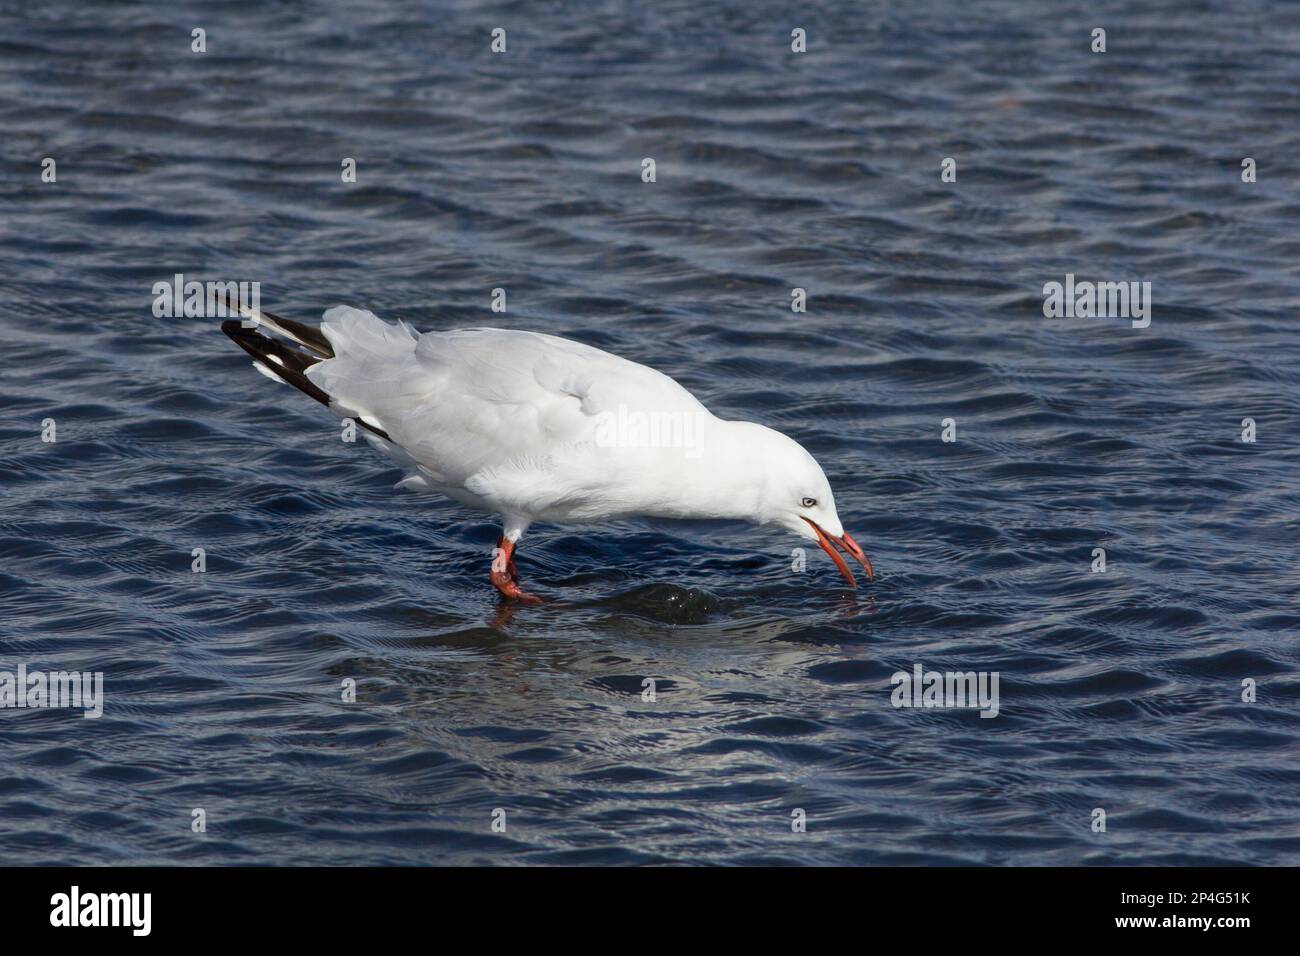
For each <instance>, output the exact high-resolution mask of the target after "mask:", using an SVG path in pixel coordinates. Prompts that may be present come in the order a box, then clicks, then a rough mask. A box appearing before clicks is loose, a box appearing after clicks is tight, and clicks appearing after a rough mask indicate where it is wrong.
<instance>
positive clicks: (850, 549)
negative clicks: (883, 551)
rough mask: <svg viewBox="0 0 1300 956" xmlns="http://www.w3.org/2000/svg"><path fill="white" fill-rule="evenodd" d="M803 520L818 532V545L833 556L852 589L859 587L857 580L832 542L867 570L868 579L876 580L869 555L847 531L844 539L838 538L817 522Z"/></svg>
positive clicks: (832, 558)
mask: <svg viewBox="0 0 1300 956" xmlns="http://www.w3.org/2000/svg"><path fill="white" fill-rule="evenodd" d="M803 520H804V521H808V524H810V525H812V529H813V530H814V531H816V532H817V543H818V544H820V545H821V546H822V550H823V551H825V552H826V553H827V554H829V555H830V556H831V560H832V561H834V562H835V566H836V567H837V568H839V569H840V574H842V575H844V580H846V581H848V582H849V586H850V587H857V586H858V582H857V579H856V578H855V577H853V572H852V571H850V570H849V566H848V564H847V563H846V562H845V560H844V559H843V558H842V557H840V553H839V552H838V551H836V550H835V548H834V547H832V546H831V542H834V543H835V544H838V545H839V546H840V547H841V548H843V549H844V553H845V554H847V555H848V556H849V557H851V558H853V559H854V560H855V561H857V562H858V564H860V565H862V566H863V567H864V568H866V570H867V577H868V578H874V577H875V576H876V574H875V572H874V571H872V570H871V559H870V558H868V557H867V553H866V552H865V551H863V550H862V548H861V547H859V546H858V543H857V542H856V541H854V540H853V537H852V536H851V535H850V534H849V533H848V532H847V531H846V532H844V537H842V538H837V537H835V535H833V534H830V533H828V532H827V531H826V530H825V529H824V528H822V526H821V525H819V524H818V523H817V522H816V521H809V520H808V519H807V518H804V519H803Z"/></svg>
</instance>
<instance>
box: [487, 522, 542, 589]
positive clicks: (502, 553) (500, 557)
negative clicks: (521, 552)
mask: <svg viewBox="0 0 1300 956" xmlns="http://www.w3.org/2000/svg"><path fill="white" fill-rule="evenodd" d="M492 586H493V587H495V588H496V589H497V590H498V591H500V592H501V595H502V597H505V598H509V599H510V600H514V601H523V602H524V603H525V604H541V603H542V599H541V598H539V597H538V596H537V595H535V594H529V593H528V592H527V591H525V590H524V589H523V588H521V587H520V586H519V571H518V570H517V569H516V568H515V543H514V542H513V541H509V540H507V539H506V537H505V535H502V536H501V540H500V541H498V542H497V553H496V557H494V558H493V559H492Z"/></svg>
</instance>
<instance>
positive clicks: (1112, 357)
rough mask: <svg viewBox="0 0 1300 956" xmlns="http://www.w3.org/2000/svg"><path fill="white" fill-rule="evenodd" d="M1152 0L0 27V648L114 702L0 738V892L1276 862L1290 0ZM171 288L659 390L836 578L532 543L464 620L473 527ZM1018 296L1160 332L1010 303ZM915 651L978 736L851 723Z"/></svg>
mask: <svg viewBox="0 0 1300 956" xmlns="http://www.w3.org/2000/svg"><path fill="white" fill-rule="evenodd" d="M1144 6H1146V7H1147V8H1148V9H1146V10H1145V11H1143V12H1136V11H1133V10H1132V9H1131V5H1130V4H1128V3H1122V4H1121V3H1110V4H1101V5H1098V4H1063V5H1059V6H1058V7H1057V8H1056V11H1057V12H1056V13H1054V14H1052V15H1050V16H1049V15H1047V14H1045V13H1044V11H1043V10H1042V8H1041V7H1040V5H1037V4H1027V3H1026V4H1021V3H990V4H979V5H971V4H958V3H952V2H930V3H920V4H907V5H905V6H904V7H896V6H893V5H877V4H864V5H859V4H847V3H846V4H830V3H825V4H810V5H803V6H801V7H800V10H799V12H798V14H797V15H795V14H792V13H790V12H789V7H788V5H783V4H775V3H770V2H767V0H761V2H757V3H748V4H745V5H743V6H739V5H738V6H737V8H736V9H734V10H730V11H728V10H726V9H718V8H714V7H713V5H709V4H685V3H677V2H672V3H656V4H652V5H651V4H646V5H635V6H634V5H628V8H627V9H624V5H622V4H615V3H550V4H545V5H535V4H524V3H506V4H496V5H488V6H484V7H479V6H478V5H470V4H457V5H450V6H446V7H443V6H441V5H412V6H411V7H410V8H409V9H408V10H407V11H406V12H401V13H398V12H395V11H394V9H393V7H392V5H389V4H378V3H358V2H350V3H347V4H342V3H340V4H337V5H296V4H294V5H281V4H264V3H251V2H250V3H233V4H225V5H222V9H221V10H220V11H219V12H209V11H202V10H201V9H200V8H199V7H186V6H184V5H181V6H176V7H172V6H171V5H167V6H166V7H162V6H161V5H159V6H158V7H157V8H155V5H147V4H120V5H119V4H113V5H104V6H98V5H87V4H76V5H63V4H53V5H49V4H41V5H38V6H36V7H33V6H31V5H17V4H5V5H3V7H0V11H2V12H0V127H2V128H3V130H4V135H3V138H0V164H2V166H3V171H4V175H3V177H2V178H0V252H2V255H3V263H4V268H3V270H2V271H0V285H2V287H3V292H4V296H3V305H2V306H0V338H2V340H3V343H4V363H3V371H0V669H15V668H17V667H18V665H19V664H25V665H26V666H27V667H28V668H29V669H46V670H62V669H78V670H88V671H102V672H103V673H104V675H105V694H106V702H105V707H104V715H103V717H101V718H100V719H98V720H86V719H83V718H82V717H81V716H80V715H79V714H78V713H76V712H69V711H66V710H63V711H60V710H45V711H18V710H0V753H3V755H4V766H3V770H0V863H20V862H32V861H43V862H55V863H168V862H181V863H458V864H465V863H664V862H710V863H719V862H721V863H812V864H829V863H851V864H856V863H871V864H895V863H908V864H913V863H926V864H934V863H1023V864H1049V863H1079V862H1083V863H1097V864H1122V865H1131V864H1151V863H1157V864H1159V863H1237V862H1242V863H1271V864H1276V863H1291V864H1296V863H1300V824H1298V822H1297V821H1298V819H1300V797H1298V796H1297V791H1298V790H1300V748H1297V736H1296V733H1297V729H1298V728H1300V708H1298V707H1297V690H1300V681H1297V665H1298V664H1300V652H1298V651H1297V634H1298V633H1300V572H1297V570H1296V568H1297V557H1298V554H1297V552H1298V551H1300V549H1298V548H1297V544H1296V542H1297V538H1298V534H1297V532H1298V530H1300V528H1298V523H1297V510H1298V508H1300V479H1297V465H1300V442H1297V434H1300V432H1298V431H1297V413H1298V411H1300V407H1298V406H1300V365H1298V364H1297V362H1298V360H1300V338H1298V336H1297V322H1296V315H1295V309H1296V302H1297V296H1298V295H1300V274H1298V269H1297V262H1300V240H1297V237H1296V223H1297V216H1298V215H1300V190H1297V178H1296V174H1295V169H1294V159H1295V157H1296V156H1297V155H1300V134H1298V133H1297V124H1296V121H1295V120H1296V117H1297V115H1300V92H1298V91H1300V84H1298V83H1297V79H1300V68H1298V67H1297V65H1296V60H1295V50H1296V49H1297V44H1298V43H1300V11H1297V10H1296V9H1295V8H1290V7H1282V8H1279V9H1271V8H1270V7H1269V6H1267V5H1262V4H1260V5H1254V4H1245V5H1242V4H1238V3H1231V4H1230V3H1201V4H1196V3H1185V2H1179V3H1172V2H1171V3H1158V4H1147V5H1144ZM1098 25H1104V26H1105V27H1106V28H1107V30H1108V52H1107V53H1106V54H1104V55H1098V54H1092V53H1090V52H1089V49H1088V47H1089V42H1090V40H1089V34H1090V31H1091V29H1092V28H1093V27H1094V26H1098ZM196 26H199V27H203V28H205V29H206V31H207V44H208V52H207V53H206V54H202V55H199V54H194V53H192V52H191V51H190V31H191V30H192V29H193V28H194V27H196ZM493 26H503V27H505V28H506V29H507V36H508V40H507V53H506V54H505V55H501V56H494V55H492V54H491V53H489V51H488V42H489V38H488V32H489V31H490V29H491V28H492V27H493ZM795 26H801V27H803V28H805V29H806V30H807V31H808V36H809V52H808V53H807V54H806V55H803V56H796V55H792V54H791V53H790V48H789V37H790V30H791V29H792V28H793V27H795ZM46 156H49V157H53V158H55V159H56V161H57V164H58V165H57V176H58V179H57V183H54V184H43V183H41V182H40V178H39V177H40V160H41V159H42V158H43V157H46ZM946 156H952V157H955V158H956V159H957V162H958V178H957V182H955V183H942V182H940V177H939V164H940V160H941V159H942V158H943V157H946ZM1244 156H1250V157H1253V158H1254V159H1255V160H1256V161H1257V164H1258V181H1257V182H1256V183H1253V184H1245V183H1242V182H1241V179H1240V162H1241V159H1242V157H1244ZM344 157H353V158H355V159H356V160H357V168H358V181H357V183H355V184H344V183H342V182H341V181H340V162H341V160H342V159H343V158H344ZM643 157H653V158H655V159H656V162H657V182H655V183H653V184H646V183H643V182H641V179H640V164H641V160H642V158H643ZM176 272H183V273H185V274H186V275H187V276H188V277H191V278H199V279H214V280H218V279H220V280H224V279H233V280H247V281H259V282H261V284H262V288H261V291H262V302H263V304H264V306H265V307H266V308H268V309H270V310H271V311H274V312H278V313H281V314H284V315H286V316H289V317H292V318H297V319H299V320H310V319H315V318H316V317H318V316H319V314H320V312H321V311H322V310H323V309H325V308H327V307H329V306H331V305H334V304H338V303H348V304H353V305H357V306H360V307H365V308H370V309H373V310H374V311H376V312H377V313H379V314H380V315H382V316H384V317H386V318H395V317H398V316H400V317H403V318H406V319H408V320H410V321H412V322H413V323H414V324H415V325H416V326H417V327H419V328H422V329H441V328H453V327H456V326H461V325H483V324H502V325H510V326H514V327H524V328H532V329H537V330H541V331H547V332H552V333H557V334H561V335H568V336H571V337H574V338H577V339H580V340H582V341H585V342H588V343H591V344H594V345H598V346H600V347H603V348H608V349H611V350H613V351H616V352H618V353H619V354H622V355H625V356H627V357H629V358H632V359H635V360H637V361H641V362H645V363H648V364H651V365H654V366H655V367H657V368H660V369H662V370H664V371H666V372H668V373H669V374H672V375H674V376H675V377H677V378H678V379H679V380H680V381H681V382H682V383H683V384H685V385H686V386H687V387H689V388H691V389H693V390H694V391H695V392H696V394H698V395H699V396H700V397H701V399H702V400H704V401H705V403H706V404H708V405H709V406H710V407H711V408H712V409H713V410H715V411H716V412H718V413H719V414H721V415H723V416H724V417H745V418H752V419H754V420H758V421H762V422H764V423H765V424H769V425H772V426H774V427H777V428H780V429H782V430H784V431H786V432H788V433H789V434H791V435H792V436H794V437H795V438H797V439H799V440H800V441H802V442H804V443H805V444H806V445H807V447H808V448H809V449H810V450H811V451H812V452H813V453H814V454H815V455H816V456H817V457H818V458H819V460H820V461H821V462H822V464H823V466H824V467H825V469H826V471H827V473H828V475H829V477H830V479H831V482H832V484H833V486H834V487H835V489H836V495H837V500H838V504H839V511H840V514H841V516H842V517H843V518H844V521H845V524H846V526H847V527H848V528H849V529H850V530H851V531H852V532H853V533H854V534H855V535H856V537H857V538H858V540H859V541H860V542H862V543H863V545H864V546H865V547H866V549H867V551H868V553H869V554H870V555H871V557H872V559H873V561H874V563H875V566H876V569H877V572H878V573H877V577H876V580H875V581H874V582H871V583H869V584H864V585H863V586H862V587H861V588H860V589H859V590H858V591H857V593H856V595H854V594H851V593H849V592H848V591H846V589H845V588H844V586H843V584H842V582H841V580H840V578H839V576H838V574H837V573H836V572H835V569H834V567H833V566H832V565H831V563H830V562H829V560H828V559H826V558H825V556H824V555H822V554H821V553H820V552H818V551H816V550H815V549H814V550H813V551H812V552H811V553H810V556H809V567H808V570H807V571H806V572H804V573H797V572H793V571H792V570H791V549H792V548H794V547H797V546H799V544H800V543H799V542H798V541H795V540H793V539H791V538H789V537H788V536H785V535H783V534H781V533H779V532H775V531H765V530H757V529H749V528H744V527H739V526H732V525H717V526H712V527H710V526H703V525H699V526H696V525H673V524H669V523H663V524H652V523H648V522H639V521H638V522H623V523H619V524H616V525H611V526H609V527H603V528H599V529H586V528H558V527H547V526H537V527H535V528H534V529H533V531H532V532H531V533H530V535H529V536H528V538H527V539H526V541H525V544H524V547H523V549H522V550H521V552H520V569H521V573H522V574H523V575H524V577H525V581H526V582H529V583H531V584H533V585H535V586H536V587H537V588H538V589H539V590H542V591H545V592H547V593H554V594H563V595H564V596H565V597H566V599H567V600H568V602H569V605H570V606H566V607H563V608H554V607H551V608H545V607H544V608H524V609H522V610H519V611H518V612H517V613H514V614H511V613H509V612H504V613H503V612H502V610H501V609H500V608H499V607H498V605H497V602H496V600H495V598H494V595H493V592H492V591H491V590H490V588H489V587H488V585H487V570H488V561H489V555H490V549H491V547H492V545H493V543H494V542H495V538H496V534H497V531H496V529H495V526H494V525H493V524H492V523H491V522H490V521H488V520H486V519H484V518H483V517H482V516H477V515H473V514H470V513H467V512H466V511H464V510H463V509H461V508H460V507H458V506H455V505H453V504H451V503H449V502H446V501H442V500H438V499H430V498H422V497H418V496H412V495H406V494H402V493H398V492H394V491H392V490H391V486H392V484H393V482H394V481H396V480H397V478H398V477H399V473H398V472H397V470H396V469H394V468H393V467H391V466H390V465H389V464H388V463H387V462H386V461H385V460H383V459H382V458H381V457H380V456H379V455H378V454H377V453H375V452H374V451H373V450H371V449H370V448H368V447H367V446H366V445H365V444H364V443H361V442H358V443H356V444H355V445H349V444H345V443H343V442H341V441H340V440H339V431H338V427H337V424H336V423H335V421H334V419H333V418H332V417H331V416H330V415H328V413H326V412H324V411H323V410H321V409H320V408H319V407H318V406H315V405H314V404H313V403H311V402H309V401H308V400H306V399H305V398H302V397H301V396H298V395H296V394H294V393H292V392H290V391H289V390H287V389H280V388H276V386H274V385H272V384H271V383H269V382H267V381H266V380H265V379H263V378H261V377H260V376H258V375H256V374H255V373H254V372H253V370H252V369H251V368H250V367H249V364H248V362H247V360H246V358H245V356H244V355H243V354H242V353H241V352H239V351H238V350H237V349H235V348H234V347H233V346H232V344H231V343H230V342H229V341H228V340H227V339H226V338H225V337H224V336H223V335H222V334H221V333H220V331H219V330H218V328H217V323H216V322H214V321H206V320H201V319H176V320H166V319H158V318H155V317H154V316H153V315H152V314H151V305H152V301H153V294H152V291H151V290H152V286H153V284H154V283H155V282H158V281H161V280H167V279H169V278H170V277H171V276H172V275H173V274H174V273H176ZM1066 273H1075V274H1078V275H1079V276H1080V277H1081V278H1083V277H1085V276H1086V277H1090V278H1094V279H1103V280H1116V281H1119V280H1125V281H1127V280H1147V281H1150V282H1151V283H1152V287H1153V300H1154V305H1153V311H1152V322H1151V325H1150V327H1149V328H1146V329H1135V328H1133V327H1132V326H1131V325H1130V323H1129V322H1128V321H1126V320H1122V319H1046V318H1044V317H1043V312H1042V304H1043V297H1042V288H1043V284H1044V283H1045V282H1049V281H1061V280H1063V279H1064V276H1065V274H1066ZM497 287H501V288H505V289H506V290H507V295H508V313H507V314H506V316H500V315H494V314H493V313H492V312H491V311H490V309H489V303H490V295H491V290H492V289H493V288H497ZM794 287H801V288H805V289H806V290H807V291H808V311H807V313H806V314H795V313H792V312H791V309H790V302H791V292H790V290H791V289H792V288H794ZM47 418H52V419H54V421H55V423H56V427H57V441H56V442H54V443H47V442H43V441H42V440H41V423H42V421H43V420H45V419H47ZM945 418H953V419H954V420H955V421H956V427H957V440H956V441H955V442H952V443H945V442H943V441H941V440H940V422H941V420H943V419H945ZM1243 418H1253V419H1254V421H1255V422H1256V427H1257V430H1258V431H1257V441H1256V442H1255V443H1253V444H1252V443H1245V442H1243V441H1242V440H1241V430H1242V424H1241V423H1242V419H1243ZM194 548H203V549H204V550H205V552H206V561H207V570H206V572H204V573H201V574H200V573H194V572H192V571H191V561H192V557H191V554H192V549H194ZM1095 548H1104V549H1105V550H1106V554H1107V561H1108V567H1107V570H1106V571H1105V573H1093V572H1092V570H1091V565H1092V561H1093V550H1094V549H1095ZM917 663H920V664H922V665H923V666H924V667H925V668H926V669H936V670H961V671H967V670H981V671H997V672H998V673H999V674H1000V712H999V715H998V716H997V717H996V718H994V719H981V718H980V717H979V716H978V714H977V713H976V712H974V711H971V710H948V709H923V710H908V709H895V708H894V707H892V706H891V702H890V698H891V693H890V692H891V686H890V675H891V674H893V673H894V672H895V671H898V670H904V671H911V669H912V667H913V666H914V665H915V664H917ZM647 677H649V678H653V679H654V680H655V681H656V699H655V700H654V701H646V700H643V698H642V688H643V681H644V680H645V678H647ZM347 678H352V679H354V680H355V681H356V682H357V693H358V700H357V702H356V703H352V704H348V703H344V702H342V701H341V699H340V687H341V683H342V682H343V681H344V680H345V679H347ZM1246 678H1251V679H1253V680H1254V681H1256V682H1257V686H1258V699H1257V701H1256V702H1254V703H1244V702H1242V701H1241V693H1242V681H1243V680H1244V679H1246ZM194 808H202V809H204V810H205V811H206V813H207V832H206V833H204V834H195V833H193V832H191V819H192V811H193V809H194ZM498 808H499V809H502V810H504V811H505V814H506V821H507V826H506V831H505V832H504V833H499V832H493V829H492V821H493V811H494V810H496V809H498ZM795 808H801V809H803V810H804V811H805V812H806V815H807V832H806V833H793V832H792V830H791V813H792V811H793V810H794V809H795ZM1094 808H1102V809H1104V810H1105V811H1106V814H1107V831H1106V832H1105V833H1094V832H1092V830H1091V828H1090V823H1091V822H1092V818H1093V810H1094Z"/></svg>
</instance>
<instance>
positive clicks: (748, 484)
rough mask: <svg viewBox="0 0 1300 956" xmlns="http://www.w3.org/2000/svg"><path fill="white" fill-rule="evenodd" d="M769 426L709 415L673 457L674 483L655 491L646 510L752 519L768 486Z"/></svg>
mask: <svg viewBox="0 0 1300 956" xmlns="http://www.w3.org/2000/svg"><path fill="white" fill-rule="evenodd" d="M768 431H769V430H768V429H766V428H764V427H763V426H762V425H756V424H754V423H753V422H740V421H724V420H723V419H720V418H714V417H713V416H711V415H710V416H708V418H707V419H706V420H704V421H703V422H702V423H701V424H700V427H699V429H698V434H697V435H696V436H694V437H693V439H692V440H691V441H688V442H686V443H684V447H683V448H681V449H680V450H678V451H677V452H676V453H675V454H674V455H672V457H671V459H670V460H671V471H672V481H671V485H670V487H667V488H664V487H663V486H662V483H661V485H660V490H658V491H656V492H653V493H652V495H651V497H652V498H653V500H652V501H650V502H648V503H647V506H645V508H644V510H643V512H642V513H644V514H649V515H654V516H657V517H663V518H723V519H739V520H752V519H754V517H755V516H756V515H757V514H758V513H759V512H760V511H761V507H760V506H761V504H762V498H763V494H764V492H765V488H766V481H765V480H764V479H765V467H764V454H763V446H764V444H765V442H766V440H767V439H766V434H767V433H768Z"/></svg>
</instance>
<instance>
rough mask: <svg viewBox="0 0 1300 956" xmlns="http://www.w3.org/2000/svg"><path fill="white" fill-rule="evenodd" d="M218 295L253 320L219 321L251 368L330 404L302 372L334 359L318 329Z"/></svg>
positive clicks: (383, 433)
mask: <svg viewBox="0 0 1300 956" xmlns="http://www.w3.org/2000/svg"><path fill="white" fill-rule="evenodd" d="M219 298H221V299H222V300H223V301H224V302H225V305H226V308H227V310H228V311H231V312H236V313H238V314H239V315H242V316H244V321H251V322H254V323H255V324H254V325H253V326H252V327H245V325H244V321H241V320H239V319H227V320H226V321H225V322H222V323H221V331H223V332H225V333H226V334H227V335H228V336H230V337H231V338H232V339H233V340H234V342H235V344H236V345H238V346H239V347H240V348H241V349H243V350H244V351H245V352H247V353H248V354H249V355H251V356H252V357H253V367H254V368H256V369H257V370H258V371H259V372H261V373H262V374H263V375H265V376H266V377H267V378H270V379H272V380H274V381H280V382H285V383H287V384H289V385H292V386H293V387H294V388H296V389H298V390H299V391H300V392H303V393H304V394H306V395H308V396H310V397H311V398H314V399H315V400H316V401H318V402H320V403H321V404H322V405H325V406H327V407H328V406H330V405H331V404H332V401H331V397H330V395H329V393H328V392H326V391H325V390H324V389H322V388H321V387H320V386H319V385H317V384H316V383H315V382H313V381H312V380H311V379H309V378H308V377H307V374H306V372H307V369H309V368H311V367H312V366H313V365H316V364H318V363H320V362H323V361H325V360H327V359H332V358H334V349H333V348H332V347H331V346H330V343H329V340H328V339H326V338H325V336H324V335H323V334H322V333H321V331H320V329H313V328H312V327H310V326H308V325H303V324H302V323H301V322H294V321H292V320H291V319H283V318H280V316H278V315H272V314H271V313H269V312H262V311H261V310H259V309H254V308H252V307H251V306H249V305H247V304H246V303H243V302H240V301H239V300H238V299H237V298H234V297H231V296H225V295H221V296H219ZM259 328H266V329H269V330H270V331H272V332H275V333H278V334H279V335H282V336H284V337H285V338H287V339H289V340H290V341H291V342H293V343H294V344H295V345H296V346H301V347H299V348H295V347H293V346H290V345H287V344H285V343H284V342H282V341H280V340H279V339H275V338H272V337H271V336H269V335H263V334H262V333H261V332H260V331H258V330H259ZM356 421H357V424H359V425H360V426H361V427H362V428H365V429H366V430H368V431H370V432H372V433H374V434H375V435H378V436H379V437H380V438H383V439H385V440H387V441H391V439H390V438H389V437H388V433H387V432H386V431H384V430H383V429H382V428H379V427H377V426H375V425H373V424H371V423H370V422H368V421H366V420H365V419H364V418H360V417H359V418H357V419H356Z"/></svg>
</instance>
